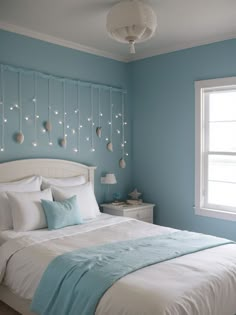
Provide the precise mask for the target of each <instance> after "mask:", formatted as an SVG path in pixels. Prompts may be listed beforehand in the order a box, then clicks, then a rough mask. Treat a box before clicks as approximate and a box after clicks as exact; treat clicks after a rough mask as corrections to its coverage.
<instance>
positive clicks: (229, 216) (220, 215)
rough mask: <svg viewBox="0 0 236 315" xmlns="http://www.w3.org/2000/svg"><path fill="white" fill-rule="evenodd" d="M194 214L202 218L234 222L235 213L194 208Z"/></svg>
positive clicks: (235, 218) (235, 219)
mask: <svg viewBox="0 0 236 315" xmlns="http://www.w3.org/2000/svg"><path fill="white" fill-rule="evenodd" d="M194 209H195V214H197V215H201V216H204V217H210V218H216V219H222V220H229V221H236V213H234V212H227V211H221V210H215V209H207V208H197V207H194Z"/></svg>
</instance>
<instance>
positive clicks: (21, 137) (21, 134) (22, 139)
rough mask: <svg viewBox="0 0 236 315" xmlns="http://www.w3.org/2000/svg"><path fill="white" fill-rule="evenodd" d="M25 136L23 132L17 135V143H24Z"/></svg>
mask: <svg viewBox="0 0 236 315" xmlns="http://www.w3.org/2000/svg"><path fill="white" fill-rule="evenodd" d="M24 139H25V136H24V134H23V133H22V132H18V133H17V134H16V142H17V143H19V144H22V143H23V142H24Z"/></svg>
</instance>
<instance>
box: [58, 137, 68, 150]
mask: <svg viewBox="0 0 236 315" xmlns="http://www.w3.org/2000/svg"><path fill="white" fill-rule="evenodd" d="M66 143H67V141H66V138H63V139H61V140H60V142H59V144H60V146H61V147H62V148H65V147H66Z"/></svg>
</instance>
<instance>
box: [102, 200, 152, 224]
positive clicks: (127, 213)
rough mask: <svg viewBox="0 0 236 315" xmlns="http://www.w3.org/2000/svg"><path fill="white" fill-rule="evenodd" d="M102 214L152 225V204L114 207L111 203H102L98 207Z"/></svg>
mask: <svg viewBox="0 0 236 315" xmlns="http://www.w3.org/2000/svg"><path fill="white" fill-rule="evenodd" d="M100 206H101V207H102V209H103V212H104V213H108V214H112V215H118V216H123V217H130V218H134V219H137V220H141V221H144V222H148V223H153V208H154V207H155V205H154V204H151V203H142V204H140V205H128V204H127V205H126V204H125V205H120V206H117V205H114V204H111V203H104V204H102V205H100Z"/></svg>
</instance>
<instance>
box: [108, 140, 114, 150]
mask: <svg viewBox="0 0 236 315" xmlns="http://www.w3.org/2000/svg"><path fill="white" fill-rule="evenodd" d="M107 150H108V151H110V152H113V145H112V142H108V144H107Z"/></svg>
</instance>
